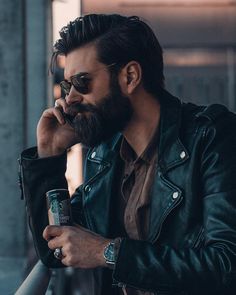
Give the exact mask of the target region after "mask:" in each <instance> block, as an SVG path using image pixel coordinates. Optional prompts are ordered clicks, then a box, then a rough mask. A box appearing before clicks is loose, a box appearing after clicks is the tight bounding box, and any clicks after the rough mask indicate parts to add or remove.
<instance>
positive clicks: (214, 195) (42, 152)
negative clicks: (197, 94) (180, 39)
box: [20, 14, 236, 295]
mask: <svg viewBox="0 0 236 295" xmlns="http://www.w3.org/2000/svg"><path fill="white" fill-rule="evenodd" d="M60 36H61V38H60V39H59V40H58V41H57V42H56V44H55V46H54V54H53V58H52V64H54V62H56V59H57V57H58V56H59V55H64V56H65V72H64V76H65V79H64V81H62V82H61V87H62V90H63V91H64V94H65V97H64V98H60V99H58V100H57V101H56V106H55V107H53V108H49V109H47V110H45V111H44V113H43V114H42V117H41V118H40V121H39V123H38V128H37V148H30V149H27V150H25V151H24V152H23V153H22V155H21V161H20V163H21V175H22V186H23V191H24V195H25V199H26V203H27V207H28V212H29V214H30V223H31V228H32V232H33V236H34V240H35V245H36V249H37V251H38V254H39V257H40V258H41V259H42V261H43V262H44V263H45V264H46V265H48V266H61V265H64V266H72V267H74V268H79V269H80V270H83V271H81V274H83V279H81V289H80V290H78V291H80V292H81V293H80V294H88V295H93V294H102V295H104V294H122V292H124V294H129V295H131V294H132V295H134V294H135V295H137V294H145V295H147V294H148V295H150V294H159V295H160V294H166V295H167V294H172V295H177V294H178V295H180V294H181V295H184V294H185V295H187V294H189V295H190V294H191V295H195V294H196V295H199V294H201V295H209V294H214V295H216V294H218V295H222V294H224V295H225V294H231V295H233V294H235V290H236V289H235V281H236V280H235V278H236V214H235V208H236V181H235V179H236V152H235V151H236V132H235V127H234V126H235V123H236V119H235V115H234V114H233V113H231V112H229V111H228V110H227V109H226V108H225V107H224V106H221V105H211V106H208V107H204V106H196V105H194V104H190V103H183V102H181V101H180V100H179V99H178V98H176V97H174V96H172V95H171V94H170V93H168V92H167V91H166V90H165V87H164V75H163V57H162V48H161V46H160V44H159V42H158V40H157V38H156V37H155V35H154V33H153V31H152V30H151V29H150V27H149V26H148V25H147V24H146V23H145V22H143V21H142V20H140V19H139V18H138V17H125V16H121V15H95V14H92V15H86V16H84V17H80V18H78V19H76V20H75V21H73V22H71V23H69V24H68V25H67V26H66V27H64V28H63V29H62V30H61V32H60ZM76 143H82V144H83V145H85V146H87V147H88V148H89V149H88V153H87V155H86V159H85V163H84V183H83V184H82V185H81V186H80V187H79V188H78V189H76V191H75V193H74V195H73V196H72V198H71V204H72V210H73V218H74V221H75V224H74V225H73V226H47V211H46V204H45V193H46V192H47V191H49V190H51V189H56V188H67V183H66V179H65V170H66V151H67V149H68V148H70V147H71V146H73V145H74V144H76ZM42 235H43V237H42ZM55 249H60V251H61V257H59V258H60V259H61V260H60V261H59V260H56V259H55V258H54V257H53V251H54V250H55ZM49 250H50V251H49ZM59 264H60V265H59Z"/></svg>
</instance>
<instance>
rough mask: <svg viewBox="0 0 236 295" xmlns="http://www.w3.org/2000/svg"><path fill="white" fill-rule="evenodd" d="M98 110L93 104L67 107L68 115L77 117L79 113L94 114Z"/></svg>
mask: <svg viewBox="0 0 236 295" xmlns="http://www.w3.org/2000/svg"><path fill="white" fill-rule="evenodd" d="M95 110H97V108H96V107H95V106H94V105H92V104H74V105H71V106H69V107H67V110H66V115H69V116H72V117H75V116H76V115H77V114H78V113H81V114H82V113H85V112H94V111H95Z"/></svg>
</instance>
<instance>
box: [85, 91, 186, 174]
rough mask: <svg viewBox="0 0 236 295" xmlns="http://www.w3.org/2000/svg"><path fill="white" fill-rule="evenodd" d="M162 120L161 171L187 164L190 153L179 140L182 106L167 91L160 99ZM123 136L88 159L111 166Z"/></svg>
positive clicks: (99, 149)
mask: <svg viewBox="0 0 236 295" xmlns="http://www.w3.org/2000/svg"><path fill="white" fill-rule="evenodd" d="M160 104H161V120H160V142H159V146H158V154H159V156H158V159H159V161H158V162H159V167H160V170H161V171H163V172H166V171H167V170H169V169H171V168H173V167H175V166H177V165H179V164H181V163H183V162H185V161H186V160H187V159H188V158H189V153H188V151H187V150H186V148H185V147H184V145H183V143H182V142H181V140H180V138H179V129H180V125H181V117H182V116H181V115H182V104H181V102H180V100H179V99H178V98H176V97H174V96H172V95H171V94H170V93H169V92H167V91H166V90H164V91H163V94H162V95H161V97H160ZM121 139H122V134H121V133H118V134H116V135H115V136H114V137H113V138H112V139H111V140H109V141H108V142H106V143H104V144H101V145H99V146H97V147H95V148H94V149H92V150H91V151H90V153H89V156H88V159H89V160H91V161H93V162H97V163H100V162H103V163H104V164H106V163H107V164H109V162H111V161H112V160H113V159H114V156H115V155H116V154H117V153H118V152H119V148H120V143H121Z"/></svg>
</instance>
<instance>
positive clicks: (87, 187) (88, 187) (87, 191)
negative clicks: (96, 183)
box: [84, 184, 92, 193]
mask: <svg viewBox="0 0 236 295" xmlns="http://www.w3.org/2000/svg"><path fill="white" fill-rule="evenodd" d="M91 189H92V188H91V186H90V185H88V184H87V185H86V186H85V188H84V191H85V192H86V193H89V192H90V191H91Z"/></svg>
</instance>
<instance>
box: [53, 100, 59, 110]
mask: <svg viewBox="0 0 236 295" xmlns="http://www.w3.org/2000/svg"><path fill="white" fill-rule="evenodd" d="M58 106H59V104H58V102H57V99H56V100H55V103H54V108H56V107H58Z"/></svg>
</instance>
